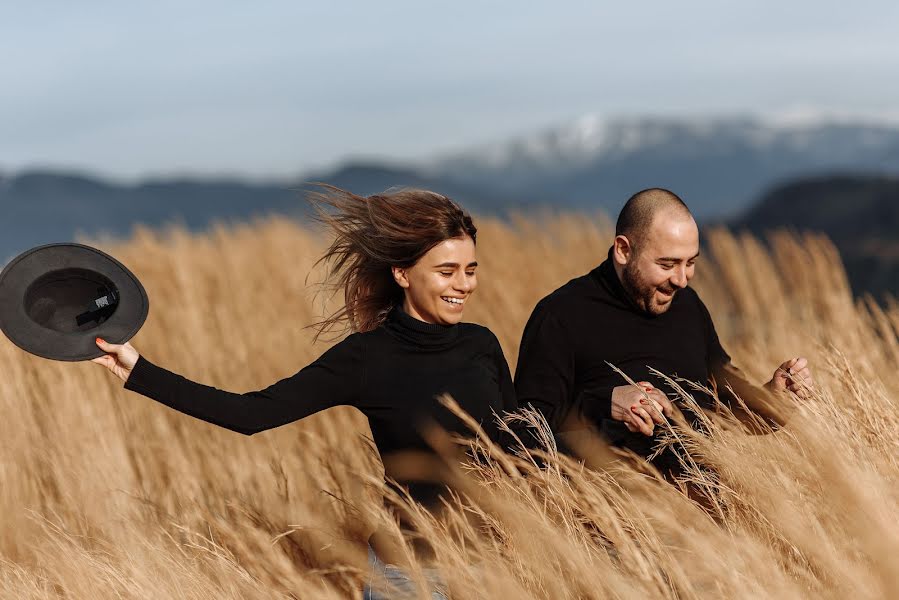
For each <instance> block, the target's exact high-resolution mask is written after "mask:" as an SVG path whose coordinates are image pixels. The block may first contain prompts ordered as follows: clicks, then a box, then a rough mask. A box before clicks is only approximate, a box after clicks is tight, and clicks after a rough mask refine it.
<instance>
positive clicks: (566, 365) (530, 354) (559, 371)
mask: <svg viewBox="0 0 899 600" xmlns="http://www.w3.org/2000/svg"><path fill="white" fill-rule="evenodd" d="M573 389H574V351H573V349H572V340H571V339H569V338H568V336H566V335H565V332H564V330H563V328H562V326H561V324H560V323H559V321H558V319H557V318H556V317H555V316H554V315H553V314H552V313H551V311H549V310H547V309H546V306H545V305H544V304H543V303H541V304H538V305H537V307H536V308H535V309H534V312H533V313H532V314H531V318H530V319H529V320H528V323H527V325H525V328H524V334H523V335H522V338H521V347H520V349H519V354H518V366H517V367H516V369H515V391H516V392H517V393H518V405H519V406H522V407H528V406H533V407H534V408H535V409H537V410H539V411H540V412H541V413H542V414H543V416H544V417H545V418H546V420H547V422H548V423H549V426H550V427H551V428H552V430H553V431H554V432H555V431H558V429H559V426H560V425H561V424H562V422H563V421H564V419H565V417H566V416H567V414H568V412H569V411H570V410H571V409H572V408H573V407H572V401H573V398H572V394H573Z"/></svg>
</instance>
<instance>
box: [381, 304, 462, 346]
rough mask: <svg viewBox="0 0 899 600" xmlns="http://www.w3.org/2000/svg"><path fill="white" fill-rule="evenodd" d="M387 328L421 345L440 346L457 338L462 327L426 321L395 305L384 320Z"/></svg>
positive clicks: (400, 336) (398, 335)
mask: <svg viewBox="0 0 899 600" xmlns="http://www.w3.org/2000/svg"><path fill="white" fill-rule="evenodd" d="M384 326H385V327H386V328H387V330H388V331H389V332H390V333H392V334H394V335H396V336H397V337H399V338H402V339H403V340H405V341H408V342H410V343H412V344H416V345H419V346H440V345H443V344H446V343H448V342H451V341H453V340H455V339H456V338H457V337H458V335H459V330H460V328H459V327H458V326H457V325H439V324H437V323H426V322H424V321H420V320H418V319H416V318H415V317H413V316H411V315H409V314H407V313H406V311H404V310H403V307H402V306H395V307H394V308H393V310H391V311H390V314H388V315H387V320H386V321H385V322H384Z"/></svg>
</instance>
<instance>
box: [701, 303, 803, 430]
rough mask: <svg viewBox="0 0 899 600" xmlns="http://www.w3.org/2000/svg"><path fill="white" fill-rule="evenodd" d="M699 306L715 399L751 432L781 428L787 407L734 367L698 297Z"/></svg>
mask: <svg viewBox="0 0 899 600" xmlns="http://www.w3.org/2000/svg"><path fill="white" fill-rule="evenodd" d="M697 300H698V298H697ZM699 305H700V308H701V309H702V312H703V317H704V319H705V327H706V343H707V348H708V354H707V356H706V362H707V364H708V367H709V375H710V376H711V378H712V381H713V383H714V385H715V387H716V388H717V392H718V399H719V400H721V402H722V403H724V404H725V405H727V407H728V408H730V410H731V411H732V412H733V413H734V416H735V417H737V419H739V420H740V422H741V423H743V425H744V426H746V427H747V428H748V429H749V430H750V431H751V432H753V433H756V434H762V433H767V432H768V430H769V428H775V429H777V428H779V427H782V426H783V425H784V424H785V423H786V421H787V416H788V415H787V409H788V406H787V405H786V404H785V403H784V402H783V399H782V398H780V397H778V396H777V395H775V394H773V393H771V391H770V390H769V389H767V388H765V387H759V386H757V385H753V384H752V383H750V382H749V381H748V380H747V379H746V377H745V376H744V375H743V373H742V371H740V369H738V368H737V367H736V366H734V364H733V363H732V362H731V359H730V355H728V354H727V352H726V351H725V350H724V348H723V347H722V346H721V341H720V340H719V339H718V333H717V332H716V331H715V324H714V323H713V322H712V317H711V315H710V314H709V311H708V309H707V308H706V307H705V304H703V303H702V301H701V300H699ZM737 397H739V398H740V399H741V400H742V401H743V403H744V404H745V405H746V407H747V408H748V409H749V412H747V411H746V410H745V409H744V408H743V406H742V405H741V404H740V402H738V401H737Z"/></svg>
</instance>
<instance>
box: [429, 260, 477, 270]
mask: <svg viewBox="0 0 899 600" xmlns="http://www.w3.org/2000/svg"><path fill="white" fill-rule="evenodd" d="M476 266H478V263H477V262H470V263H468V265H467V266H466V267H465V268H466V269H469V268H471V267H476ZM441 267H449V268H452V269H457V268H459V263H454V262H445V263H440V264H439V265H434V268H435V269H439V268H441Z"/></svg>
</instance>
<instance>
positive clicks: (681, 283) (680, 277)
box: [671, 265, 689, 288]
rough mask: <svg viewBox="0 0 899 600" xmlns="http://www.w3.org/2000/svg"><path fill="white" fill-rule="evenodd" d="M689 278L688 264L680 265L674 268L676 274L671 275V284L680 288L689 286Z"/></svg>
mask: <svg viewBox="0 0 899 600" xmlns="http://www.w3.org/2000/svg"><path fill="white" fill-rule="evenodd" d="M687 283H689V280H688V278H687V267H686V265H680V266H678V267H675V268H674V275H672V276H671V284H672V285H674V286H677V287H679V288H685V287H687Z"/></svg>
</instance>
